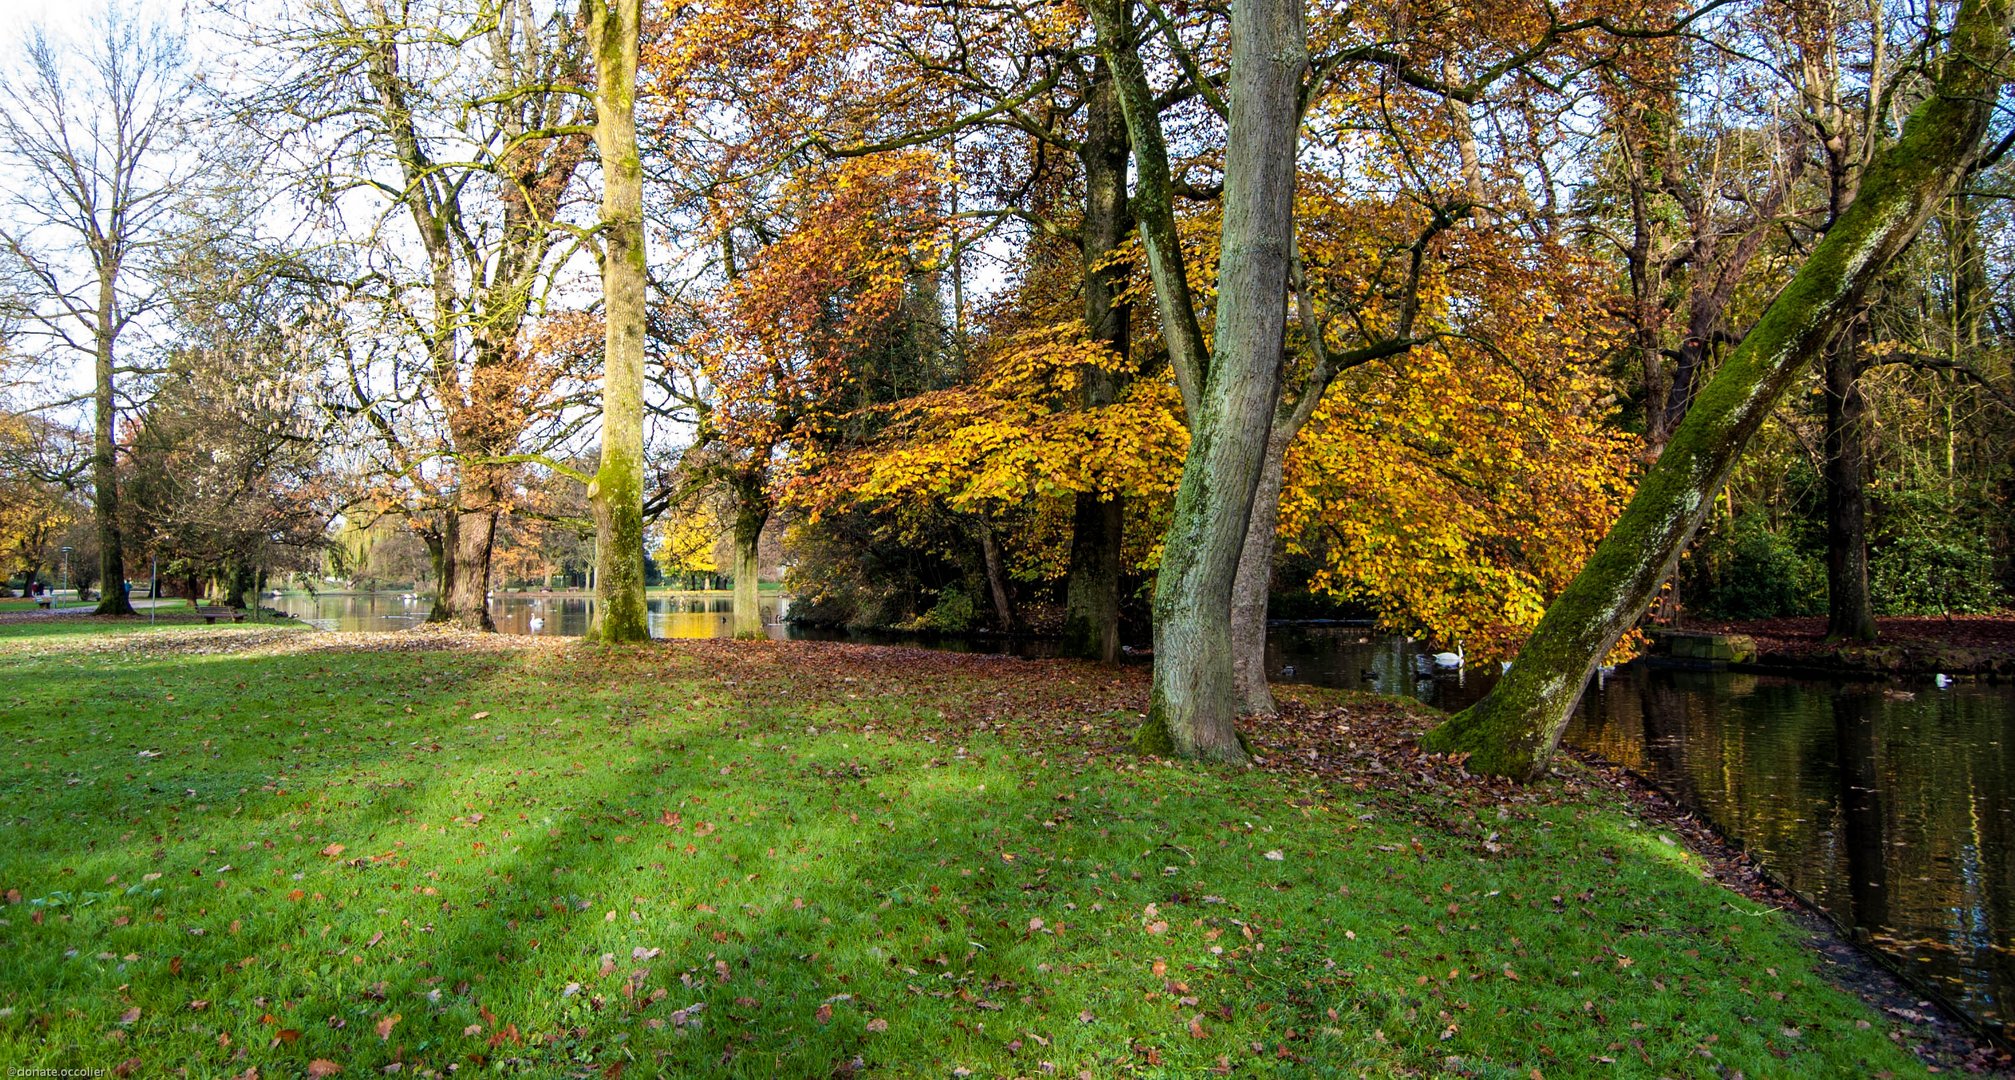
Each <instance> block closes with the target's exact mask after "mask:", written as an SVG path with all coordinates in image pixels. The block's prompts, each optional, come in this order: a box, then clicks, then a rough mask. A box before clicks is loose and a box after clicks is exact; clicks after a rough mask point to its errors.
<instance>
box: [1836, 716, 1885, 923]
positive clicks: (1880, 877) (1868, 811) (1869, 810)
mask: <svg viewBox="0 0 2015 1080" xmlns="http://www.w3.org/2000/svg"><path fill="white" fill-rule="evenodd" d="M1875 723H1876V711H1875V708H1874V696H1873V695H1872V694H1871V693H1870V692H1869V691H1868V690H1867V689H1865V688H1862V687H1855V686H1843V687H1841V688H1839V689H1838V690H1837V691H1836V692H1835V693H1834V695H1833V745H1834V752H1835V755H1836V757H1837V760H1838V761H1839V772H1840V846H1841V847H1842V848H1844V849H1846V854H1847V895H1848V906H1847V910H1844V911H1836V912H1835V914H1836V915H1841V916H1845V917H1846V919H1847V921H1849V922H1851V923H1852V924H1853V925H1854V927H1855V928H1856V930H1857V931H1858V932H1857V934H1856V936H1857V937H1862V936H1863V934H1864V933H1873V932H1874V931H1875V930H1877V929H1879V928H1881V927H1886V926H1888V925H1889V880H1888V878H1889V865H1888V859H1887V852H1888V850H1889V849H1888V847H1887V846H1886V845H1885V844H1884V843H1883V836H1884V833H1883V817H1882V774H1881V771H1880V770H1879V769H1878V768H1877V767H1876V760H1875Z"/></svg>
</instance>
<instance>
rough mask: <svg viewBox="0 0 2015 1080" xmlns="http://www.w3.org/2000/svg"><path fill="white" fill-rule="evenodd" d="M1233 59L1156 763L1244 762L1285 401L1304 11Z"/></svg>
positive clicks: (1167, 561)
mask: <svg viewBox="0 0 2015 1080" xmlns="http://www.w3.org/2000/svg"><path fill="white" fill-rule="evenodd" d="M1231 48H1232V60H1231V77H1230V82H1231V86H1230V91H1231V92H1230V98H1231V126H1230V131H1229V134H1228V137H1227V140H1226V145H1225V169H1224V178H1225V182H1224V223H1223V231H1222V243H1221V249H1222V252H1223V254H1222V255H1221V257H1220V259H1219V269H1218V293H1217V296H1218V300H1217V324H1216V330H1217V336H1216V342H1215V346H1214V348H1213V350H1212V356H1211V360H1210V366H1209V369H1208V370H1207V371H1206V372H1205V373H1204V379H1203V382H1202V384H1201V386H1200V388H1199V392H1198V394H1197V399H1196V400H1197V407H1196V409H1195V410H1194V411H1193V412H1192V413H1191V416H1190V424H1189V427H1190V448H1189V457H1188V459H1187V460H1186V461H1184V463H1183V470H1182V483H1181V486H1180V487H1179V488H1178V489H1177V491H1176V497H1175V511H1174V515H1173V518H1172V520H1171V521H1170V523H1169V530H1168V536H1167V539H1166V541H1165V542H1164V544H1163V549H1162V562H1161V571H1160V574H1159V577H1158V580H1157V581H1156V585H1155V598H1154V614H1155V620H1154V655H1155V659H1154V682H1153V688H1152V690H1151V693H1150V696H1149V700H1148V718H1147V721H1146V723H1144V724H1143V725H1142V727H1141V730H1140V734H1139V735H1138V737H1137V738H1136V742H1137V744H1138V745H1139V746H1140V747H1141V749H1143V750H1145V751H1147V752H1149V753H1158V754H1171V753H1172V754H1177V755H1180V756H1183V757H1196V758H1208V759H1214V760H1218V761H1226V762H1244V761H1245V760H1246V759H1247V755H1246V751H1245V747H1244V745H1243V743H1242V740H1241V739H1240V738H1239V736H1238V732H1237V729H1236V728H1235V726H1234V724H1233V720H1234V718H1235V717H1236V716H1237V715H1238V695H1237V687H1236V683H1235V680H1234V678H1233V671H1232V641H1231V593H1232V582H1233V579H1234V576H1235V574H1236V572H1237V569H1238V560H1239V553H1240V551H1241V550H1242V549H1243V547H1244V546H1245V535H1246V531H1247V526H1248V524H1249V521H1250V516H1251V511H1252V504H1253V494H1254V489H1255V488H1256V487H1257V486H1258V483H1259V475H1260V466H1261V464H1262V461H1263V460H1264V458H1265V456H1266V440H1267V431H1268V429H1269V428H1270V427H1271V425H1272V422H1273V412H1274V406H1275V405H1276V403H1277V399H1278V397H1279V393H1280V367H1281V350H1282V348H1283V347H1284V343H1285V337H1284V335H1285V331H1286V322H1287V279H1288V260H1289V253H1290V251H1291V249H1292V244H1293V230H1294V205H1293V204H1294V179H1295V141H1296V135H1297V133H1298V129H1299V126H1300V113H1299V109H1298V106H1297V92H1298V91H1299V89H1300V86H1301V80H1302V76H1303V74H1304V72H1305V71H1306V68H1307V65H1308V53H1307V38H1306V34H1305V30H1304V27H1303V24H1302V5H1301V3H1300V0H1248V2H1242V3H1239V4H1237V5H1234V6H1233V8H1232V12H1231ZM1129 108H1131V106H1129Z"/></svg>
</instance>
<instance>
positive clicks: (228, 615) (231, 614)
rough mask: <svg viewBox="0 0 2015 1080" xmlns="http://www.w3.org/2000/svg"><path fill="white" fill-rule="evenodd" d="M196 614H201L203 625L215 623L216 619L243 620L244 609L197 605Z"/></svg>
mask: <svg viewBox="0 0 2015 1080" xmlns="http://www.w3.org/2000/svg"><path fill="white" fill-rule="evenodd" d="M196 614H198V615H201V616H203V625H205V626H210V625H213V624H215V623H216V621H217V620H218V619H229V620H231V621H232V622H244V621H245V613H244V611H242V610H240V609H238V608H228V607H199V608H197V609H196Z"/></svg>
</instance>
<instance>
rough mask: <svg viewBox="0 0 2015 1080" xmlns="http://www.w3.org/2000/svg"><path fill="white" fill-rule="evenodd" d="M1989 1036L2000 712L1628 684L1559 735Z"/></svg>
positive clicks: (1857, 691) (2010, 915)
mask: <svg viewBox="0 0 2015 1080" xmlns="http://www.w3.org/2000/svg"><path fill="white" fill-rule="evenodd" d="M1571 738H1572V739H1573V741H1574V743H1575V744H1576V745H1578V746H1583V747H1586V748H1588V749H1590V750H1593V751H1595V752H1597V753H1599V754H1602V755H1603V756H1604V757H1607V758H1609V759H1610V760H1612V761H1617V762H1620V763H1622V764H1624V765H1627V766H1629V767H1630V768H1632V769H1635V770H1637V771H1639V772H1641V773H1644V774H1646V775H1648V776H1650V777H1652V778H1653V779H1655V780H1656V781H1657V782H1658V783H1659V785H1660V786H1661V787H1663V788H1665V789H1666V790H1667V791H1668V792H1670V793H1671V794H1672V795H1674V796H1675V797H1677V798H1679V799H1680V800H1682V801H1683V802H1685V803H1686V804H1687V805H1689V806H1691V807H1693V808H1695V809H1696V810H1697V811H1699V812H1700V813H1701V814H1702V815H1703V816H1704V817H1706V818H1707V819H1708V820H1709V821H1711V822H1712V823H1713V824H1714V825H1715V827H1716V828H1718V829H1720V830H1721V831H1722V832H1724V833H1725V834H1727V835H1729V836H1731V837H1733V838H1735V839H1736V840H1738V841H1739V842H1740V843H1742V844H1743V845H1744V846H1745V847H1747V848H1748V849H1750V850H1751V851H1753V852H1755V853H1756V854H1757V856H1758V858H1760V859H1761V860H1762V861H1763V863H1764V865H1766V866H1767V867H1768V868H1769V869H1770V871H1771V872H1772V874H1773V875H1775V876H1776V877H1777V878H1778V879H1779V880H1781V881H1784V882H1785V883H1786V884H1788V885H1790V886H1791V887H1792V888H1794V889H1797V890H1798V891H1800V892H1801V893H1803V894H1805V895H1806V896H1808V897H1810V898H1811V899H1813V900H1814V901H1815V902H1817V903H1819V904H1820V905H1822V906H1823V907H1825V908H1826V909H1827V910H1828V911H1830V912H1832V913H1833V914H1835V915H1836V916H1837V917H1839V918H1840V919H1841V920H1842V921H1844V922H1848V923H1851V924H1854V925H1857V926H1862V927H1866V928H1867V929H1868V931H1869V935H1868V936H1869V937H1872V938H1873V939H1874V941H1875V943H1876V944H1878V945H1880V946H1882V947H1884V948H1886V949H1889V950H1891V951H1893V952H1894V953H1896V954H1897V955H1898V956H1899V957H1901V958H1902V959H1903V960H1904V962H1905V963H1906V964H1907V965H1908V966H1909V967H1910V968H1911V969H1913V970H1914V971H1915V972H1917V973H1918V974H1919V975H1921V976H1922V977H1923V978H1924V979H1925V980H1926V981H1928V982H1930V983H1931V984H1933V985H1937V986H1942V987H1943V988H1944V989H1945V992H1946V995H1947V996H1949V997H1951V998H1954V999H1957V1000H1959V1001H1961V1002H1962V1003H1963V1004H1965V1005H1966V1006H1967V1007H1969V1008H1970V1009H1971V1010H1972V1011H1974V1012H1975V1014H1976V1015H1979V1016H1981V1017H1982V1018H1984V1019H1988V1020H1990V1021H1994V1022H2005V1021H2004V1020H2003V1019H2002V1018H2003V1017H2005V1016H2006V1015H2007V1009H2006V1008H2005V1006H2001V1005H1997V1004H1996V1003H1997V1002H1998V1001H2000V1000H2002V999H2004V998H2005V997H2007V996H2008V995H2009V994H2011V993H2015V806H2011V798H2015V785H2011V781H2015V695H2010V694H2009V693H2008V692H2007V691H2005V690H1998V689H1988V688H1974V687H1965V688H1960V689H1956V690H1953V691H1948V692H1943V693H1940V692H1934V691H1923V692H1919V693H1917V694H1915V695H1914V696H1913V695H1912V694H1910V693H1909V692H1908V691H1901V690H1897V689H1895V688H1884V687H1881V686H1878V685H1859V686H1855V685H1848V686H1830V685H1828V684H1826V683H1821V682H1816V681H1810V680H1799V679H1787V678H1779V677H1755V676H1747V675H1740V674H1726V673H1711V674H1710V673H1698V672H1681V671H1672V670H1655V669H1654V670H1646V669H1642V668H1640V669H1636V670H1633V671H1631V672H1629V673H1628V675H1627V676H1626V677H1625V678H1623V679H1618V680H1613V681H1611V682H1610V684H1609V685H1608V686H1607V687H1606V688H1604V689H1603V690H1601V691H1600V692H1597V691H1596V690H1594V689H1591V690H1590V692H1589V694H1588V696H1587V698H1586V699H1585V700H1584V702H1583V707H1582V710H1581V713H1580V715H1579V716H1578V718H1577V720H1576V725H1575V728H1574V730H1573V733H1572V735H1571Z"/></svg>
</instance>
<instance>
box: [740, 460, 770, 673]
mask: <svg viewBox="0 0 2015 1080" xmlns="http://www.w3.org/2000/svg"><path fill="white" fill-rule="evenodd" d="M769 520H770V508H769V503H768V502H767V501H765V500H764V499H762V498H760V497H753V498H752V497H749V496H747V495H744V496H743V497H742V498H740V499H739V500H738V502H737V505H736V507H735V636H736V637H737V638H752V639H753V638H762V637H765V636H767V635H765V634H764V633H763V595H762V577H761V575H762V549H763V526H765V525H767V524H769Z"/></svg>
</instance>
